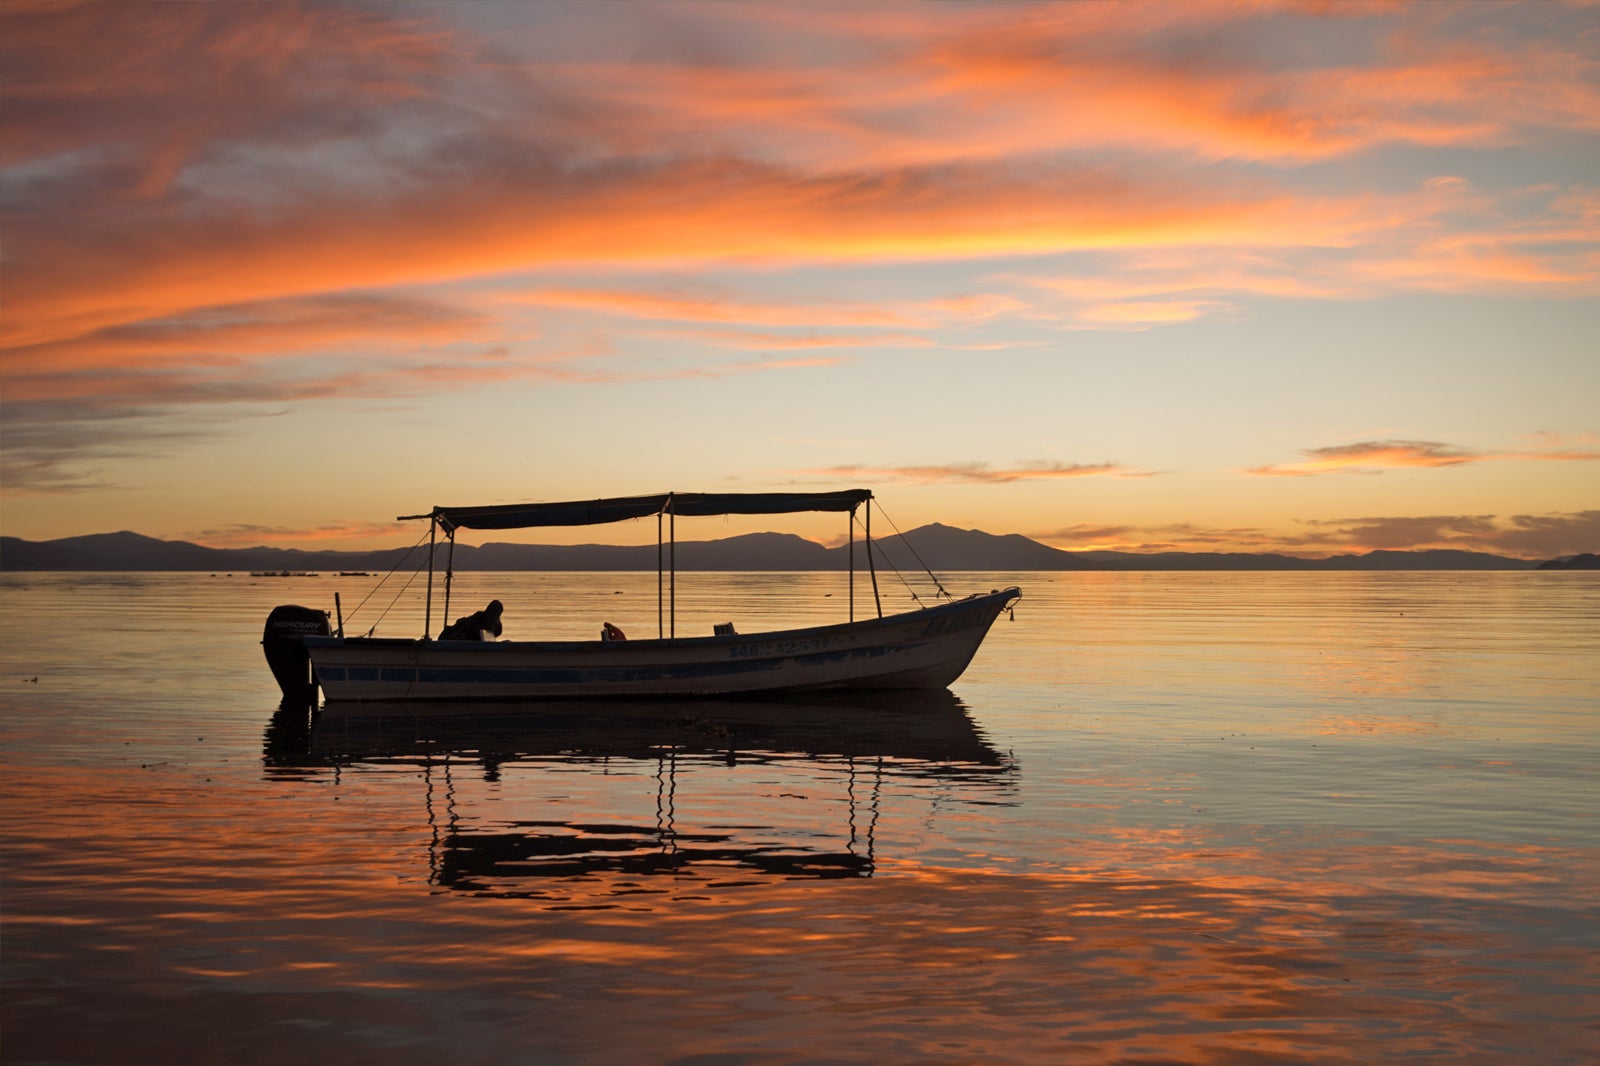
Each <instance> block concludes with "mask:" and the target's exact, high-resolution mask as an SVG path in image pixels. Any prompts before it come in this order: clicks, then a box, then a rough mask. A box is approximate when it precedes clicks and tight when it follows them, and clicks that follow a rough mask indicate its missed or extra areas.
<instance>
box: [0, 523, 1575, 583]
mask: <svg viewBox="0 0 1600 1066" xmlns="http://www.w3.org/2000/svg"><path fill="white" fill-rule="evenodd" d="M676 550H677V567H678V569H679V570H746V571H759V570H834V569H843V568H844V567H845V566H846V565H847V560H846V554H847V553H848V552H849V550H850V549H849V548H848V547H845V546H841V547H837V548H825V547H823V546H822V545H820V544H817V543H815V542H813V541H809V540H806V539H804V538H802V537H798V536H795V535H794V534H789V533H751V534H747V535H745V536H738V537H727V538H724V539H721V540H702V541H680V542H679V543H678V545H677V549H676ZM855 552H856V564H857V566H859V567H865V566H866V563H867V560H866V551H865V548H864V546H863V545H862V544H861V543H860V542H859V541H858V542H857V543H856V545H855ZM406 554H407V549H404V548H390V549H386V550H382V551H304V550H301V549H297V548H267V547H258V548H208V547H205V546H204V545H200V544H190V543H188V542H185V541H173V540H158V539H156V538H154V537H146V536H142V535H140V534H138V533H129V532H126V531H124V532H121V533H98V534H93V535H90V536H83V537H66V538H63V539H60V540H47V541H28V540H22V539H20V538H17V537H0V570H10V571H22V570H205V571H212V572H221V571H241V570H242V571H275V572H276V571H295V572H300V571H307V572H309V571H352V570H372V571H384V572H387V571H389V570H391V569H394V568H396V567H397V566H399V565H400V564H401V562H402V561H403V560H404V558H405V556H406ZM873 555H874V559H875V562H876V565H877V566H879V567H880V568H893V569H897V570H900V571H902V572H914V571H920V570H922V569H924V568H926V569H928V570H932V571H933V572H935V573H941V572H949V571H960V570H988V571H1029V570H1531V569H1534V568H1535V567H1540V566H1545V567H1547V568H1552V569H1566V568H1583V567H1582V565H1581V564H1578V565H1577V566H1576V567H1574V566H1572V565H1571V564H1574V563H1577V562H1578V560H1583V559H1585V557H1584V556H1577V557H1574V558H1573V559H1570V560H1569V559H1561V560H1551V561H1550V562H1549V563H1546V564H1541V563H1538V562H1533V561H1529V560H1526V559H1512V558H1508V557H1506V556H1501V555H1490V554H1487V553H1484V552H1471V551H1455V550H1430V551H1371V552H1366V553H1363V554H1360V555H1335V556H1331V557H1328V558H1323V559H1305V558H1300V557H1297V556H1292V555H1278V554H1252V553H1238V552H1227V553H1219V552H1151V553H1143V552H1117V551H1081V552H1070V551H1062V550H1061V549H1059V548H1052V547H1050V546H1049V545H1046V544H1041V543H1039V542H1038V541H1036V540H1030V539H1028V538H1027V537H1024V536H1021V535H1020V534H1016V533H1012V534H1008V535H996V534H993V533H985V532H983V531H981V530H976V529H955V528H953V527H951V526H946V525H941V524H939V523H934V524H932V525H927V526H922V527H920V528H918V529H913V530H912V531H910V532H909V533H906V534H904V535H903V536H896V537H893V538H889V539H883V540H874V542H873ZM1588 558H1592V556H1590V557H1588ZM416 561H417V562H418V563H420V562H421V553H420V551H419V552H418V556H417V560H416ZM454 561H455V568H456V569H457V570H558V571H560V570H572V571H587V570H645V571H650V570H654V569H655V568H656V546H655V545H653V544H650V545H642V546H617V545H606V544H580V545H573V546H560V545H547V544H506V543H489V544H483V545H479V546H477V547H472V546H468V545H461V546H458V547H457V548H456V549H455V560H454Z"/></svg>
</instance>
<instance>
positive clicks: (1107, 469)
mask: <svg viewBox="0 0 1600 1066" xmlns="http://www.w3.org/2000/svg"><path fill="white" fill-rule="evenodd" d="M794 473H795V474H796V475H797V476H801V477H817V478H828V479H838V478H844V479H847V480H848V479H861V480H866V481H872V482H877V483H884V482H895V481H903V482H911V483H913V484H919V485H928V484H935V483H946V482H954V483H959V484H969V485H1004V484H1009V483H1011V482H1014V481H1041V480H1055V479H1059V478H1079V477H1150V476H1153V475H1151V474H1148V473H1144V472H1140V471H1134V470H1130V469H1128V468H1127V467H1123V466H1119V465H1118V464H1116V463H1061V462H1054V461H1048V460H1039V461H1035V462H1028V463H1020V464H1018V465H1016V466H1013V467H1010V468H1006V469H995V468H993V467H991V466H990V465H989V464H988V463H982V462H970V463H947V464H943V465H928V466H891V467H874V466H860V465H847V466H832V467H826V468H823V469H818V470H799V471H794Z"/></svg>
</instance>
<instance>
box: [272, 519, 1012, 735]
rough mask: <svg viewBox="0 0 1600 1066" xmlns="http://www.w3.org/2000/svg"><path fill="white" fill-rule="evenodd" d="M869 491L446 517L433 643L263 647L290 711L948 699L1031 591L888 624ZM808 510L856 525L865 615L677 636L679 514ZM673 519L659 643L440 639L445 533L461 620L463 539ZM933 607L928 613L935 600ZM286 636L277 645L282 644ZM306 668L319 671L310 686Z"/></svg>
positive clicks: (951, 604) (309, 633)
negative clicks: (294, 706)
mask: <svg viewBox="0 0 1600 1066" xmlns="http://www.w3.org/2000/svg"><path fill="white" fill-rule="evenodd" d="M872 499H873V495H872V493H871V491H870V490H867V489H849V490H844V491H837V492H807V493H793V492H788V493H678V492H671V493H664V494H659V495H653V496H630V497H620V498H612V499H598V500H582V501H573V502H566V503H534V504H520V505H497V506H488V507H441V506H436V507H434V508H433V509H432V510H431V511H429V512H427V513H426V514H420V515H406V516H401V519H402V520H411V519H427V520H428V521H429V523H430V526H429V533H428V542H429V551H428V558H429V574H428V586H427V606H426V608H425V614H426V617H425V622H424V635H423V636H422V637H420V638H399V637H379V636H374V635H367V636H346V635H344V633H343V624H342V619H341V620H340V625H339V627H338V629H331V628H330V627H329V626H328V624H327V615H326V612H317V611H315V610H314V609H308V608H303V607H294V606H283V607H279V608H277V609H275V610H274V612H273V614H272V616H270V617H269V619H268V624H267V626H268V628H267V633H266V634H265V635H264V637H263V644H264V645H266V646H267V657H268V661H269V663H271V664H272V666H273V672H274V674H275V675H277V677H278V679H279V683H280V686H281V687H282V688H283V692H284V698H285V702H286V703H288V702H295V701H298V700H300V699H302V698H303V697H304V696H305V694H306V692H307V690H308V687H309V692H310V696H311V700H312V702H313V703H314V702H315V693H316V690H318V689H320V691H321V694H322V698H323V699H324V700H325V701H326V702H328V703H330V704H331V703H341V702H347V701H353V702H360V701H380V702H389V703H396V702H408V703H410V702H417V701H447V702H450V703H454V704H461V703H472V702H476V701H490V700H499V701H528V700H539V699H583V698H588V699H614V698H628V697H642V698H661V697H707V696H752V695H763V696H764V695H770V694H782V693H797V692H825V691H830V690H895V689H940V688H945V687H947V686H949V685H950V684H951V683H953V682H954V681H955V680H956V679H957V678H958V677H960V676H961V674H962V673H963V672H964V671H965V670H966V668H967V665H968V664H969V663H970V662H971V660H972V658H973V656H974V655H975V654H976V653H977V651H978V648H979V646H980V645H981V644H982V642H983V640H984V637H985V636H986V635H987V634H988V632H989V629H990V627H991V626H992V625H993V624H994V622H995V620H996V619H997V618H998V617H999V616H1000V615H1001V614H1002V613H1004V612H1009V611H1010V609H1011V608H1012V607H1013V605H1014V604H1015V603H1016V602H1017V600H1018V599H1020V598H1021V595H1022V593H1021V590H1020V589H1018V588H1016V587H1014V586H1013V587H1008V588H1004V589H991V590H990V591H988V592H985V593H974V594H972V595H970V596H967V597H966V598H965V599H960V600H957V599H953V598H951V599H948V601H946V600H945V599H944V597H947V596H948V594H947V593H945V592H944V590H943V586H942V584H938V583H937V581H936V586H937V588H938V589H939V592H940V597H941V598H940V599H939V600H938V601H937V602H935V603H934V604H933V605H931V606H919V607H918V608H917V609H915V610H911V611H907V612H904V613H899V614H891V615H884V614H883V610H882V600H881V597H880V596H879V594H878V588H877V569H876V565H875V562H874V555H873V540H872V533H871V528H872V527H871V513H872V509H871V501H872ZM863 510H864V511H865V523H864V528H865V537H864V548H865V551H864V555H865V560H866V564H867V571H868V573H869V575H870V577H871V582H872V590H873V603H874V605H875V607H876V614H875V616H873V617H868V618H862V619H857V618H856V617H855V614H856V594H855V586H856V565H855V557H856V551H855V543H856V541H855V531H856V522H857V515H858V512H861V511H863ZM807 511H822V512H830V511H831V512H840V513H847V514H848V515H849V520H850V533H849V545H850V551H849V553H848V560H849V570H850V594H849V597H848V604H849V606H848V611H849V617H848V618H847V620H845V621H842V622H838V623H835V624H832V625H822V626H810V627H806V628H801V629H789V630H782V631H775V632H759V633H737V632H735V631H734V630H733V627H732V626H731V625H730V626H718V627H717V631H716V632H715V633H713V634H712V635H710V636H694V637H680V636H678V635H677V632H676V604H677V568H676V519H677V517H678V516H680V515H683V516H716V515H732V514H741V515H768V514H791V513H799V512H807ZM652 515H653V516H655V518H656V519H657V530H658V537H657V558H658V560H659V565H658V570H657V591H658V596H657V599H658V604H657V617H658V634H657V636H656V637H655V638H645V639H598V640H583V641H521V640H454V639H434V638H432V637H430V636H429V635H427V634H431V633H432V632H433V617H434V615H433V589H434V572H433V566H434V564H433V559H434V557H435V554H436V549H437V547H438V544H437V540H438V536H439V534H440V533H441V532H442V533H443V534H444V535H445V537H446V538H447V540H448V549H449V550H448V552H447V562H446V564H445V567H446V569H445V580H444V583H443V587H444V591H445V594H444V610H443V616H444V618H446V619H447V618H448V617H449V613H450V607H449V589H450V583H451V582H450V577H451V564H450V562H449V561H448V560H449V559H451V558H453V553H454V547H455V534H456V532H457V531H458V530H462V529H473V530H506V529H526V528H534V527H547V526H580V525H597V524H602V523H608V522H620V521H625V520H629V519H639V518H648V517H650V516H652ZM919 602H920V601H919ZM275 633H276V634H277V636H276V637H275V636H274V634H275ZM297 656H301V657H303V660H304V662H308V663H309V667H310V677H309V678H307V676H306V668H305V665H303V664H302V659H300V658H297Z"/></svg>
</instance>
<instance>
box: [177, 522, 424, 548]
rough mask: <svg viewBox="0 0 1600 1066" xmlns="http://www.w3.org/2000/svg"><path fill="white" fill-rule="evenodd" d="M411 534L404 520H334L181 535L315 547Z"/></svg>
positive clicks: (229, 544)
mask: <svg viewBox="0 0 1600 1066" xmlns="http://www.w3.org/2000/svg"><path fill="white" fill-rule="evenodd" d="M401 533H406V534H410V535H414V533H415V529H414V528H413V527H412V526H408V525H407V524H406V523H404V522H336V523H331V524H328V525H322V526H317V527H316V528H314V529H302V528H295V527H292V526H265V525H246V524H240V525H232V526H225V527H223V528H221V529H202V530H196V531H193V532H189V533H185V534H183V535H182V539H184V540H188V541H191V542H193V543H196V544H204V545H206V546H208V547H212V548H253V547H258V546H268V545H270V546H274V547H276V546H282V545H295V544H315V545H317V546H318V547H327V546H329V545H337V544H338V543H340V542H342V541H373V540H389V541H392V540H393V539H394V538H395V536H396V535H397V534H401Z"/></svg>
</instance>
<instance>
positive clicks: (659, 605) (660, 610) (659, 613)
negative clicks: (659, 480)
mask: <svg viewBox="0 0 1600 1066" xmlns="http://www.w3.org/2000/svg"><path fill="white" fill-rule="evenodd" d="M663 573H665V571H664V570H663V569H662V560H661V512H660V511H657V512H656V639H658V640H659V639H661V638H663V637H665V636H666V635H667V620H666V614H665V610H666V608H665V606H664V605H665V603H666V598H665V595H664V591H663V589H662V584H661V581H662V574H663Z"/></svg>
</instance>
